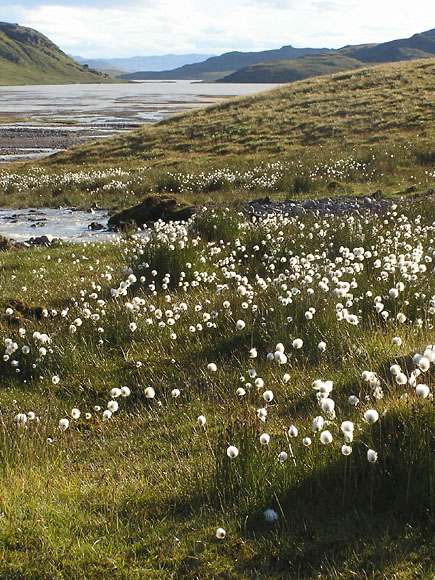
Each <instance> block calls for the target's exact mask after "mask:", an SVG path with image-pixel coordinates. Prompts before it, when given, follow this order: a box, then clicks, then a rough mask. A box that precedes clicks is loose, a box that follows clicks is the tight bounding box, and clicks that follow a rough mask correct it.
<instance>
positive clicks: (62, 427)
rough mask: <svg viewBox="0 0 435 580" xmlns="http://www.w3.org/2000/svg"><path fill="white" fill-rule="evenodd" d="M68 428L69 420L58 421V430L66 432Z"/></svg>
mask: <svg viewBox="0 0 435 580" xmlns="http://www.w3.org/2000/svg"><path fill="white" fill-rule="evenodd" d="M68 427H69V420H68V419H61V420H60V421H59V429H60V430H61V431H66V430H67V429H68Z"/></svg>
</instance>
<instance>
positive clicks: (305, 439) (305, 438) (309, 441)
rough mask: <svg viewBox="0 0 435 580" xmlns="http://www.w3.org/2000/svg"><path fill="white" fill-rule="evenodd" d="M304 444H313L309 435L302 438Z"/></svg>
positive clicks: (307, 445) (306, 445)
mask: <svg viewBox="0 0 435 580" xmlns="http://www.w3.org/2000/svg"><path fill="white" fill-rule="evenodd" d="M302 445H304V446H305V447H309V446H310V445H311V439H310V438H309V437H304V438H303V439H302Z"/></svg>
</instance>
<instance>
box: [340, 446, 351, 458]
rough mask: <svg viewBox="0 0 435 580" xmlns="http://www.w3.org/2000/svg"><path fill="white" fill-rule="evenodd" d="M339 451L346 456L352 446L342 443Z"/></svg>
mask: <svg viewBox="0 0 435 580" xmlns="http://www.w3.org/2000/svg"><path fill="white" fill-rule="evenodd" d="M341 453H342V454H343V455H346V456H347V455H350V454H351V453H352V447H351V446H350V445H342V446H341Z"/></svg>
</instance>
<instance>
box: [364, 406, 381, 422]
mask: <svg viewBox="0 0 435 580" xmlns="http://www.w3.org/2000/svg"><path fill="white" fill-rule="evenodd" d="M378 419H379V413H378V412H377V411H376V410H375V409H369V410H368V411H366V412H365V413H364V421H365V422H366V423H368V424H369V425H373V423H376V421H377V420H378Z"/></svg>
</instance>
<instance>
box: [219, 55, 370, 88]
mask: <svg viewBox="0 0 435 580" xmlns="http://www.w3.org/2000/svg"><path fill="white" fill-rule="evenodd" d="M362 66H364V65H363V63H362V62H361V61H359V60H356V59H354V58H349V57H347V56H343V55H341V54H334V53H332V54H319V55H316V56H304V57H302V58H297V59H296V60H280V61H275V62H264V63H261V64H256V65H253V66H247V67H245V68H242V69H240V70H238V71H236V72H235V73H233V74H231V75H228V76H226V77H224V78H223V79H218V80H217V81H216V82H218V83H290V82H294V81H300V80H302V79H308V78H310V77H318V76H321V75H328V74H332V73H336V72H341V71H345V70H353V69H356V68H361V67H362Z"/></svg>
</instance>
